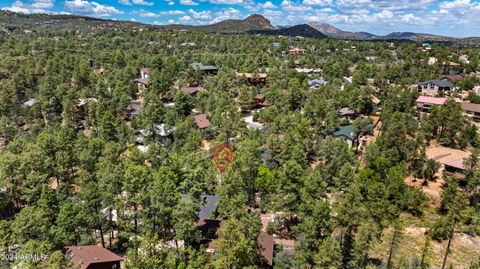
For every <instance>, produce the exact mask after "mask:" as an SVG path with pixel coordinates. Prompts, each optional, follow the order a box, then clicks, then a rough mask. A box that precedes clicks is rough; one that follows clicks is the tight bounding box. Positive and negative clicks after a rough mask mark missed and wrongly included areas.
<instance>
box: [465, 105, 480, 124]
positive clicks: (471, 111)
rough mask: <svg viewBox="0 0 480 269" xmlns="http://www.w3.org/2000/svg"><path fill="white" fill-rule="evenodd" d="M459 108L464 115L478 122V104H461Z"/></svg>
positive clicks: (479, 116)
mask: <svg viewBox="0 0 480 269" xmlns="http://www.w3.org/2000/svg"><path fill="white" fill-rule="evenodd" d="M461 106H462V110H463V114H464V115H466V116H468V117H471V118H472V119H474V120H480V104H474V103H469V102H462V103H461Z"/></svg>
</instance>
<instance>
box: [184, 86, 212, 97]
mask: <svg viewBox="0 0 480 269" xmlns="http://www.w3.org/2000/svg"><path fill="white" fill-rule="evenodd" d="M180 91H181V92H183V93H185V94H189V95H196V94H197V93H198V92H206V91H207V90H205V89H204V88H203V87H201V86H196V87H190V86H185V87H182V88H180Z"/></svg>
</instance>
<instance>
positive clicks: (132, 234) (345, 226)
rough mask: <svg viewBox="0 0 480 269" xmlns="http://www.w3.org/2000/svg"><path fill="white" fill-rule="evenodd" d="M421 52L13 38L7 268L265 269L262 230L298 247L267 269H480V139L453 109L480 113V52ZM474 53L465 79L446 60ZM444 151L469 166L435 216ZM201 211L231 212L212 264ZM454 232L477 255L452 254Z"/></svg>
mask: <svg viewBox="0 0 480 269" xmlns="http://www.w3.org/2000/svg"><path fill="white" fill-rule="evenodd" d="M274 44H275V45H274ZM293 47H298V48H302V49H303V50H304V53H302V54H301V55H292V54H290V53H289V49H291V48H293ZM418 47H422V44H416V43H390V42H360V41H347V40H334V39H304V38H287V37H278V36H257V35H243V34H242V35H223V34H214V33H196V32H184V31H166V30H155V29H143V28H139V27H127V28H125V29H122V28H118V29H115V30H112V29H102V28H99V29H88V30H63V29H58V30H52V29H49V30H46V29H39V30H33V31H22V32H9V31H4V32H2V33H0V54H1V55H0V58H1V61H0V139H1V149H0V150H1V153H0V187H1V193H0V217H1V220H0V253H4V254H7V253H16V254H46V255H48V259H46V260H18V259H17V260H9V261H6V260H3V261H0V265H1V266H12V267H11V268H13V266H14V265H15V264H16V265H18V264H20V266H21V267H17V268H67V267H69V266H72V262H71V261H69V256H68V255H67V254H65V251H64V247H65V246H70V245H88V244H90V245H92V244H98V245H102V246H103V247H105V248H108V249H110V250H112V251H114V252H116V253H118V254H120V255H121V256H122V257H124V258H125V260H124V262H123V264H122V266H124V267H125V268H142V269H145V268H192V269H193V268H256V267H255V266H261V265H262V264H264V262H265V261H264V257H262V255H261V253H262V246H261V244H260V243H259V240H258V238H259V234H261V233H263V232H265V233H268V234H274V235H275V238H277V239H284V240H287V241H289V242H293V244H294V247H293V248H292V249H285V246H283V245H282V244H280V243H277V242H276V244H275V251H274V262H273V266H274V268H376V267H375V266H380V267H378V268H439V267H440V266H441V265H442V263H443V264H444V265H445V264H446V265H447V266H452V268H479V266H480V252H479V251H478V250H479V247H480V244H479V243H478V242H479V240H480V239H479V236H480V235H479V233H480V226H479V224H480V219H479V214H480V205H479V201H480V192H479V190H480V189H479V184H480V162H479V159H478V158H479V151H478V147H479V146H480V141H479V137H478V134H477V123H476V122H473V121H472V120H471V119H470V118H468V117H466V116H465V115H464V114H463V113H462V109H461V106H460V105H459V104H458V103H456V102H455V101H454V99H453V98H461V94H460V92H462V91H471V94H470V96H467V97H465V98H466V99H467V100H471V102H472V103H475V102H477V103H478V99H479V98H478V97H477V96H476V94H475V93H473V92H472V89H473V88H474V87H475V86H478V85H480V79H479V71H480V68H479V67H480V50H479V49H474V48H461V47H457V46H455V45H452V46H447V45H444V44H441V43H434V44H432V45H431V50H429V51H424V50H419V49H417V48H418ZM461 55H468V60H469V61H468V63H464V64H462V65H460V66H450V65H445V64H442V63H444V62H452V61H453V62H457V61H458V59H459V57H460V56H461ZM431 57H435V59H436V61H435V63H434V64H429V59H430V58H431ZM192 63H201V64H203V65H205V66H215V67H217V68H218V73H217V74H205V73H203V72H202V71H201V70H199V69H195V68H192V66H191V64H192ZM140 68H149V75H148V77H149V85H148V87H146V88H144V89H143V90H140V89H139V86H138V85H137V84H136V83H135V82H134V81H135V79H138V78H140V76H141V73H140ZM295 68H305V69H307V68H310V69H319V70H321V74H319V73H314V74H313V75H311V74H306V73H305V72H299V71H298V70H296V69H295ZM240 72H242V73H250V74H252V77H253V78H259V77H260V74H262V73H266V74H268V77H267V78H266V81H265V82H264V83H256V82H255V80H254V79H252V80H251V81H254V82H251V81H250V80H248V79H247V78H246V77H245V76H238V75H237V73H240ZM446 72H456V74H460V75H461V76H462V77H461V79H459V80H457V81H455V82H454V85H455V87H456V90H455V92H454V93H452V94H451V96H450V97H451V98H450V99H449V100H448V101H447V102H446V104H445V105H443V106H441V107H435V108H433V109H432V111H430V113H428V114H426V115H420V114H419V113H418V112H417V109H416V102H415V101H416V99H417V97H418V95H419V93H418V92H417V87H416V83H417V82H419V81H427V80H432V79H437V78H438V76H439V74H442V73H446ZM320 77H322V79H323V80H324V81H326V82H327V83H325V84H322V85H321V86H320V87H319V88H318V89H312V88H311V87H310V85H309V81H310V80H311V79H313V78H317V79H319V78H320ZM345 79H348V80H350V82H348V83H347V82H345ZM412 85H414V86H413V87H412ZM185 86H190V87H195V86H201V87H202V88H204V89H205V91H199V92H198V93H196V94H188V93H185V92H183V91H181V90H180V89H181V88H183V87H185ZM259 95H261V96H264V97H265V101H264V103H263V104H265V105H264V106H263V107H262V108H261V109H259V108H258V102H257V101H258V100H257V96H259ZM267 104H268V105H267ZM135 108H137V109H138V108H140V109H139V110H140V111H139V113H134V112H135ZM345 108H348V109H350V110H352V111H353V114H356V117H355V119H349V118H348V117H344V116H343V115H341V113H339V111H340V110H342V111H343V110H344V109H345ZM197 114H205V115H206V117H207V118H208V120H209V126H208V127H207V128H203V129H200V128H198V126H197V125H196V121H195V118H194V116H195V115H197ZM248 116H252V119H253V121H254V122H256V123H259V124H261V125H263V126H264V127H265V128H262V129H261V130H257V129H254V128H253V129H252V128H249V126H248V123H247V122H246V121H245V117H248ZM159 126H161V129H162V130H161V131H158V128H160V127H159ZM347 127H348V128H352V129H351V130H353V131H352V133H350V134H349V133H347V134H346V135H345V134H344V135H345V136H347V137H348V136H349V135H351V136H352V138H351V140H352V141H354V142H355V141H359V140H360V139H361V138H362V139H363V138H367V137H369V138H372V140H371V141H370V142H368V143H365V144H362V145H358V146H352V145H350V144H348V143H347V140H348V139H345V138H338V136H337V134H338V132H341V130H345V128H347ZM340 134H341V133H340ZM221 144H225V145H228V146H229V147H231V148H232V149H233V152H234V153H233V162H232V163H231V164H230V165H229V167H228V169H226V171H225V173H220V172H219V171H218V169H217V167H216V166H215V164H214V163H213V162H212V159H211V150H212V149H213V148H214V147H215V146H218V145H221ZM432 145H441V146H442V147H445V148H451V149H452V150H458V151H468V152H471V155H469V156H470V157H469V158H467V159H466V160H465V163H466V172H465V178H463V180H457V179H455V178H453V177H450V176H445V179H444V182H443V184H442V186H441V190H440V191H439V192H440V194H439V201H438V204H435V203H433V202H432V201H431V198H430V197H429V196H428V195H427V194H426V193H425V192H424V187H425V186H428V185H429V184H435V183H436V181H435V180H436V177H437V176H436V174H438V173H437V171H438V170H439V163H438V162H436V161H435V160H433V159H431V158H428V157H427V154H426V151H427V150H428V148H429V147H431V146H432ZM411 177H414V178H415V179H416V180H417V181H420V182H422V183H423V185H422V184H417V185H411V184H407V183H406V178H411ZM437 182H438V179H437ZM204 195H212V196H215V197H218V199H219V200H218V212H217V213H218V214H217V216H216V217H215V218H216V219H218V220H222V224H221V227H220V228H219V231H218V238H217V239H216V240H215V247H216V250H215V253H214V254H213V255H212V256H211V257H210V256H208V255H206V248H207V247H208V246H205V245H204V244H202V242H203V239H204V238H203V235H202V233H201V231H200V230H199V229H198V228H197V221H198V211H199V209H200V208H201V207H203V206H204V204H203V202H202V198H201V197H203V196H204ZM266 213H271V214H274V215H275V218H274V220H273V221H271V222H270V223H269V224H268V227H266V228H265V227H263V223H262V222H261V219H262V220H263V218H261V216H263V215H265V214H266ZM414 229H416V230H415V231H421V232H420V234H421V238H422V240H421V241H416V244H417V245H416V251H415V252H413V253H411V252H410V253H409V252H408V251H407V250H406V249H408V247H407V241H408V240H405V237H407V236H408V235H409V234H408V231H412V230H414ZM459 234H461V235H462V236H469V238H473V239H472V240H473V241H475V240H476V241H475V242H477V244H476V245H474V246H471V247H470V248H466V249H465V248H462V249H459V248H458V247H459V245H458V244H457V243H458V241H455V240H453V239H454V238H455V236H457V235H459ZM423 238H424V240H423ZM452 240H453V243H452V244H451V241H452ZM447 242H448V245H449V246H450V244H451V248H452V249H453V250H454V251H456V255H450V256H448V255H446V254H447V253H448V249H447V250H446V248H445V246H446V245H447ZM418 244H420V245H418ZM434 244H436V246H440V247H439V248H438V249H434V250H432V245H434ZM456 244H457V245H456ZM455 247H457V248H455ZM444 258H445V262H444V260H443V259H444ZM2 268H3V267H2Z"/></svg>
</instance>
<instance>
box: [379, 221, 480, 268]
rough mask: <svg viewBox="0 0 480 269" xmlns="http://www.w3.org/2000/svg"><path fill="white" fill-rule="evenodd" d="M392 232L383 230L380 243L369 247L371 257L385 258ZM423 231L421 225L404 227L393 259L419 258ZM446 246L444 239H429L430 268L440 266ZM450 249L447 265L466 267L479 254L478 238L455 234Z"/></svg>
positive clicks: (423, 236) (479, 239) (428, 257)
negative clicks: (440, 240) (441, 240)
mask: <svg viewBox="0 0 480 269" xmlns="http://www.w3.org/2000/svg"><path fill="white" fill-rule="evenodd" d="M392 232H393V230H392V229H389V230H386V231H385V232H384V234H383V235H382V239H381V243H380V244H378V245H376V246H374V247H373V248H372V249H371V254H370V255H371V257H375V258H378V259H382V260H387V258H388V251H389V243H390V242H391V236H392ZM425 232H426V229H425V228H423V227H418V226H407V227H405V229H404V232H403V235H402V239H401V242H400V247H399V249H398V251H397V253H396V255H395V258H394V261H396V262H398V261H399V260H401V259H406V260H412V259H414V258H415V257H416V258H417V259H419V260H420V259H421V256H422V250H423V247H424V244H425V239H426V235H425ZM446 247H447V241H446V240H445V241H443V242H437V241H434V240H432V241H430V250H429V252H428V254H427V261H428V262H429V264H430V268H440V267H441V265H442V259H443V256H444V255H445V250H446ZM450 250H451V252H450V253H449V255H448V260H447V266H448V265H450V264H451V265H452V268H456V269H463V268H465V269H466V268H468V266H469V265H470V263H471V262H472V261H473V260H474V259H478V257H479V255H480V238H478V237H472V236H469V235H466V234H455V236H454V238H453V241H452V244H451V248H450ZM394 268H395V267H394ZM447 268H448V267H447Z"/></svg>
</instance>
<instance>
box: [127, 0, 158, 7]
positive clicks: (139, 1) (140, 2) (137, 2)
mask: <svg viewBox="0 0 480 269" xmlns="http://www.w3.org/2000/svg"><path fill="white" fill-rule="evenodd" d="M132 2H133V3H134V4H135V5H143V6H153V5H154V3H153V2H147V1H145V0H132Z"/></svg>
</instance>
